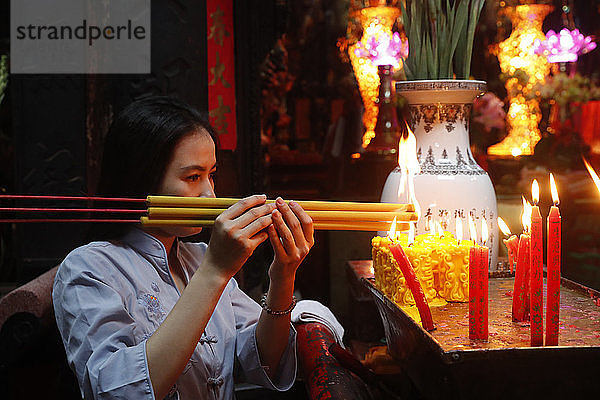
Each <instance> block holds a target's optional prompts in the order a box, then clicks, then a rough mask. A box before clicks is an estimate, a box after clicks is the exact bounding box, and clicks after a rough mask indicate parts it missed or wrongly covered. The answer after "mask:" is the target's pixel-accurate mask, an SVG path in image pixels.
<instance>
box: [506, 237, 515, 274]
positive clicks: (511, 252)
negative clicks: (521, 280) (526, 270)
mask: <svg viewBox="0 0 600 400" xmlns="http://www.w3.org/2000/svg"><path fill="white" fill-rule="evenodd" d="M503 242H504V244H505V245H506V249H507V250H508V264H509V265H510V273H511V274H512V273H513V269H514V263H515V259H516V258H517V251H518V248H519V238H518V237H517V235H510V237H509V238H508V239H504V240H503Z"/></svg>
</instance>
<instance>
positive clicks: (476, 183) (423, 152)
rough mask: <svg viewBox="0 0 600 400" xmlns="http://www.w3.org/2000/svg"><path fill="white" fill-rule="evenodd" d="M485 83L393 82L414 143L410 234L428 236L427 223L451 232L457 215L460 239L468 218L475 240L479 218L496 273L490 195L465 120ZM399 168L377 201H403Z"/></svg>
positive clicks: (494, 220) (492, 195) (494, 224)
mask: <svg viewBox="0 0 600 400" xmlns="http://www.w3.org/2000/svg"><path fill="white" fill-rule="evenodd" d="M485 90H486V83H485V82H483V81H470V80H434V81H399V82H396V93H397V95H400V96H403V97H404V98H406V100H407V101H408V104H409V106H408V107H409V110H410V121H409V124H410V126H411V129H412V130H413V132H414V134H415V136H416V140H417V158H418V161H419V164H420V169H421V170H420V172H419V174H417V175H415V177H414V193H415V197H416V199H417V201H418V202H419V206H420V209H421V215H420V218H419V222H418V223H417V226H416V233H417V234H422V233H428V232H429V231H430V228H431V225H432V223H433V221H439V223H440V224H441V225H442V227H443V228H444V230H446V231H450V232H453V233H454V234H456V217H457V216H458V217H460V218H461V220H462V227H463V238H464V239H469V227H468V217H469V215H471V217H472V218H473V219H474V221H475V225H476V228H477V233H478V236H479V237H481V230H482V227H481V225H482V220H483V221H485V223H486V224H487V226H488V229H489V239H488V241H487V243H486V245H487V246H488V247H489V249H490V251H489V254H490V260H489V261H490V264H489V265H490V270H491V271H493V270H495V269H496V265H497V257H498V226H497V225H498V224H497V216H498V212H497V204H496V193H495V191H494V187H493V185H492V182H491V180H490V177H489V176H488V174H487V172H485V171H484V170H483V169H482V168H481V167H480V166H479V165H478V164H477V163H476V162H475V159H474V158H473V154H472V153H471V149H470V146H469V120H470V115H471V110H472V103H473V100H474V99H475V97H477V96H479V95H481V94H483V93H484V92H485ZM401 175H402V173H401V171H400V168H396V169H395V170H394V171H392V172H391V173H390V175H389V176H388V178H387V181H386V183H385V186H384V189H383V193H382V195H381V201H382V202H395V201H399V202H407V201H409V199H408V197H406V196H407V195H406V191H405V192H404V193H405V194H402V195H398V186H399V185H400V182H401Z"/></svg>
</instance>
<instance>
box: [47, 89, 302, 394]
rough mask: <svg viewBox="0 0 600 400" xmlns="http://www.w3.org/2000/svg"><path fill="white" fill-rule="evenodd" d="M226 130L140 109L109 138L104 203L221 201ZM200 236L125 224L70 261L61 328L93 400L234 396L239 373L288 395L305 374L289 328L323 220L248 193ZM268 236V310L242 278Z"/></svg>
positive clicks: (147, 105) (58, 291)
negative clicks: (219, 140) (220, 135)
mask: <svg viewBox="0 0 600 400" xmlns="http://www.w3.org/2000/svg"><path fill="white" fill-rule="evenodd" d="M215 143H216V135H215V134H214V131H213V129H212V128H211V127H210V125H209V124H208V123H207V122H206V121H205V120H204V119H203V118H201V117H200V115H199V114H198V112H197V111H195V110H194V109H192V108H191V107H189V106H188V105H186V104H184V103H182V102H179V101H177V100H174V99H170V98H166V97H155V98H148V99H144V100H139V101H136V102H134V103H132V104H131V105H129V106H128V107H127V108H126V109H125V110H123V112H121V114H119V116H118V117H117V118H116V120H115V121H114V123H113V124H112V126H111V129H110V130H109V133H108V135H107V138H106V144H105V151H104V156H103V165H102V172H101V182H100V186H99V192H100V194H102V195H104V196H118V197H138V198H139V197H145V196H146V195H147V194H150V193H157V194H163V195H177V196H201V197H214V195H215V194H214V191H213V190H214V182H213V175H214V174H215V171H216V150H215ZM200 230H201V228H189V227H165V228H152V229H148V228H140V227H127V229H125V230H121V232H119V231H113V232H110V235H109V239H110V240H104V241H96V242H92V243H90V244H88V245H86V246H83V247H80V248H78V249H76V250H74V251H73V252H71V253H70V254H69V255H68V256H67V257H66V259H65V260H64V261H63V263H62V264H61V266H60V268H59V270H58V273H57V276H56V279H55V284H54V291H53V300H54V308H55V313H56V320H57V323H58V327H59V330H60V332H61V335H62V338H63V343H64V345H65V349H66V352H67V358H68V360H69V363H70V365H71V368H72V369H73V370H74V371H75V373H76V376H77V378H78V381H79V385H80V389H81V391H82V394H83V395H84V397H85V398H86V399H88V398H89V399H91V398H129V399H142V398H147V399H162V398H164V397H167V398H180V399H185V398H195V399H200V398H201V399H205V398H219V399H221V398H226V399H229V398H232V397H233V368H234V365H236V377H237V372H239V375H240V377H242V378H243V379H244V380H246V381H248V382H252V383H256V384H260V385H262V386H265V387H269V388H272V389H277V390H286V389H288V388H289V387H290V386H291V385H292V384H293V381H294V379H295V372H296V371H295V368H296V367H295V365H296V360H295V331H294V329H293V327H292V326H291V324H290V311H291V309H292V308H293V306H294V303H295V300H294V299H293V296H292V293H293V287H294V277H295V272H296V269H297V268H298V266H299V264H300V263H301V261H302V260H303V258H304V257H305V256H306V254H307V253H308V251H309V250H310V248H311V246H312V245H313V227H312V220H311V219H310V217H309V216H308V215H307V214H306V213H305V212H304V211H303V210H302V208H301V207H300V206H299V205H298V204H296V203H294V202H290V204H289V205H287V204H286V203H285V202H283V200H281V199H280V198H279V199H277V201H276V204H267V203H266V198H265V196H264V195H255V196H250V197H247V198H245V199H243V200H241V201H239V202H237V203H236V204H234V205H233V206H231V207H230V208H228V209H227V210H226V211H225V212H223V213H222V214H221V215H220V216H219V217H218V218H217V219H216V220H215V225H214V228H213V231H212V236H211V238H210V241H209V243H208V245H206V244H204V243H185V242H183V241H180V240H179V239H178V238H180V237H184V236H189V235H193V234H196V233H198V232H199V231H200ZM267 238H268V239H269V240H270V242H271V244H272V246H273V249H274V253H275V256H274V259H273V262H272V264H271V266H270V268H269V277H270V286H269V291H268V293H267V294H266V297H263V301H262V302H261V305H262V310H261V306H259V305H258V304H257V303H255V302H254V301H253V300H251V299H250V298H249V297H248V296H246V295H245V294H244V293H243V292H242V291H241V290H240V289H239V288H238V286H237V283H236V282H235V280H234V279H233V276H234V274H235V273H236V272H237V271H238V270H239V269H240V268H241V267H242V265H243V264H244V262H245V261H246V259H247V258H248V257H249V256H250V255H251V254H252V252H253V251H254V250H255V249H256V247H257V246H258V245H259V244H260V243H262V242H263V241H265V240H266V239H267Z"/></svg>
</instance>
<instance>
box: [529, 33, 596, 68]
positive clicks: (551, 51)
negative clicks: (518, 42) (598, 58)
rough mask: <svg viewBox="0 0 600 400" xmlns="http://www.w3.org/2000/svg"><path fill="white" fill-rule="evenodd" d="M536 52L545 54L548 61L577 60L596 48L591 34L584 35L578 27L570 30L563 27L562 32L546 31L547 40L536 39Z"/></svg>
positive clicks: (534, 44)
mask: <svg viewBox="0 0 600 400" xmlns="http://www.w3.org/2000/svg"><path fill="white" fill-rule="evenodd" d="M533 46H534V51H535V53H536V54H539V55H542V56H545V57H546V58H547V59H548V62H551V63H557V62H575V61H577V56H579V55H581V54H585V53H589V52H590V51H592V50H594V49H595V48H596V43H594V42H593V41H592V37H591V36H584V35H583V34H581V33H579V30H578V29H574V30H572V31H569V30H568V29H567V28H563V29H562V30H561V31H560V33H556V32H554V31H553V30H552V29H551V30H549V31H548V32H547V33H546V40H540V39H536V40H535V41H534V43H533Z"/></svg>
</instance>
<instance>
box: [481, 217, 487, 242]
mask: <svg viewBox="0 0 600 400" xmlns="http://www.w3.org/2000/svg"><path fill="white" fill-rule="evenodd" d="M488 238H489V234H488V226H487V222H486V220H485V218H482V219H481V240H482V241H483V244H484V245H485V243H486V242H487V241H488Z"/></svg>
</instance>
